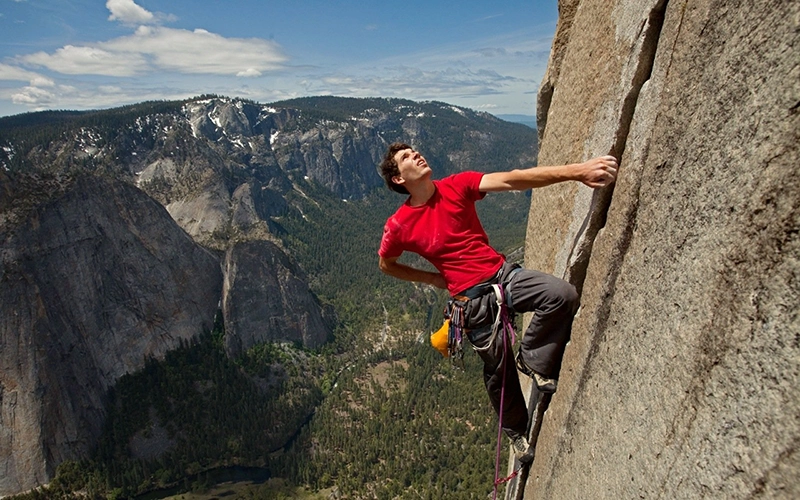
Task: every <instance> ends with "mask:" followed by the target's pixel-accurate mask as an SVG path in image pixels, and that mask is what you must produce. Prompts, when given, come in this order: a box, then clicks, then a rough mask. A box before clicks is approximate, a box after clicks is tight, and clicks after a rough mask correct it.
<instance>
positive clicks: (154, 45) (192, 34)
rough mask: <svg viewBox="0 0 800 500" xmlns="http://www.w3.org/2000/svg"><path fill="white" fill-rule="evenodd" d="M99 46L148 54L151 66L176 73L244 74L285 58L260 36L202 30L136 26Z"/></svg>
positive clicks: (276, 64)
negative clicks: (234, 35) (234, 36)
mask: <svg viewBox="0 0 800 500" xmlns="http://www.w3.org/2000/svg"><path fill="white" fill-rule="evenodd" d="M102 46H103V47H104V48H106V49H108V50H110V51H113V52H118V53H129V54H142V55H148V56H150V57H152V63H153V65H154V66H156V67H158V68H160V69H166V70H171V71H177V72H180V73H205V74H212V75H238V74H239V73H243V72H244V73H246V74H247V76H250V75H254V73H255V72H263V71H269V70H275V69H279V68H280V67H281V65H282V63H283V62H284V61H285V60H286V58H285V57H284V56H283V55H282V54H281V52H280V47H279V46H278V45H277V44H276V43H275V42H272V41H269V40H264V39H260V38H225V37H223V36H220V35H217V34H215V33H211V32H209V31H206V30H203V29H196V30H194V31H188V30H182V29H172V28H163V27H147V26H140V27H139V28H138V29H137V30H136V33H134V34H133V35H131V36H126V37H121V38H117V39H114V40H111V41H109V42H106V43H103V44H102Z"/></svg>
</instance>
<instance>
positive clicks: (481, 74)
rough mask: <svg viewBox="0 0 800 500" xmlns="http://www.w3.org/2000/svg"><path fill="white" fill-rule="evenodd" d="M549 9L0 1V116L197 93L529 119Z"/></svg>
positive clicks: (531, 3)
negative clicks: (354, 100)
mask: <svg viewBox="0 0 800 500" xmlns="http://www.w3.org/2000/svg"><path fill="white" fill-rule="evenodd" d="M557 16H558V12H557V0H527V1H521V0H520V1H518V0H496V1H494V2H489V1H487V0H461V1H460V2H445V1H441V0H439V1H437V0H428V1H416V0H407V1H405V2H387V1H386V0H383V1H380V0H379V1H372V0H362V1H350V0H346V1H342V0H329V1H321V0H313V1H312V0H278V1H273V0H261V1H256V0H195V1H188V0H172V1H166V0H108V1H106V0H0V116H7V115H12V114H17V113H24V112H27V111H38V110H43V109H80V110H83V109H98V108H109V107H114V106H119V105H124V104H131V103H136V102H141V101H145V100H153V99H166V100H172V99H183V98H186V97H191V96H196V95H200V94H207V93H213V94H220V95H226V96H231V97H244V98H247V99H252V100H254V101H257V102H262V103H267V102H273V101H277V100H281V99H288V98H293V97H302V96H313V95H337V96H346V97H401V98H407V99H413V100H437V101H444V102H448V103H451V104H456V105H459V106H465V107H468V108H472V109H475V110H480V111H488V112H490V113H493V114H527V115H533V114H535V106H536V104H535V103H536V91H537V90H538V86H539V82H540V81H541V79H542V76H543V75H544V71H545V68H546V66H547V58H548V55H549V52H550V44H551V42H552V36H553V33H554V31H555V24H556V19H557Z"/></svg>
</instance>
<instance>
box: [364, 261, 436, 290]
mask: <svg viewBox="0 0 800 500" xmlns="http://www.w3.org/2000/svg"><path fill="white" fill-rule="evenodd" d="M398 258H399V257H389V258H384V257H380V260H379V261H378V267H380V268H381V271H383V272H384V273H385V274H388V275H389V276H394V277H395V278H399V279H401V280H406V281H416V282H419V283H428V284H429V285H433V286H435V287H437V288H447V283H445V281H444V278H443V277H442V275H441V274H439V273H434V272H430V271H423V270H422V269H417V268H415V267H411V266H407V265H405V264H401V263H399V262H397V259H398Z"/></svg>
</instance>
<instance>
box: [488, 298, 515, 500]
mask: <svg viewBox="0 0 800 500" xmlns="http://www.w3.org/2000/svg"><path fill="white" fill-rule="evenodd" d="M494 289H495V294H496V295H497V304H498V306H499V310H498V312H497V314H498V318H499V320H500V325H497V324H496V323H495V328H498V327H499V328H501V329H502V334H503V361H502V363H503V384H502V386H501V387H500V410H499V411H498V412H497V415H498V420H499V423H498V425H497V453H496V454H495V461H494V492H493V494H492V498H493V500H497V487H498V486H499V485H501V484H503V483H505V482H508V481H510V480H512V479H514V478H515V477H517V474H518V473H519V471H520V469H521V468H522V465H520V466H519V467H518V468H517V469H516V470H514V472H512V473H511V475H509V476H507V477H503V478H501V477H499V476H500V450H501V444H502V442H503V403H504V400H505V395H506V373H507V372H508V361H509V359H510V357H509V356H507V354H508V345H507V344H506V337H509V338H510V339H511V345H512V346H513V345H514V343H515V342H516V341H517V339H516V333H515V332H514V327H513V325H512V324H511V320H510V319H509V318H508V311H507V308H506V301H505V293H504V291H503V287H502V285H500V286H497V285H495V287H494Z"/></svg>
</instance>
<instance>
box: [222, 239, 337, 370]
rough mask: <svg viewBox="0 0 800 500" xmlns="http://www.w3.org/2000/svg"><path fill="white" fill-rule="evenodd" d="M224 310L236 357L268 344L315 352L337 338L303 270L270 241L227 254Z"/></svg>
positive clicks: (244, 245)
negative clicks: (286, 344)
mask: <svg viewBox="0 0 800 500" xmlns="http://www.w3.org/2000/svg"><path fill="white" fill-rule="evenodd" d="M222 312H223V316H224V319H225V349H226V351H227V352H228V354H229V355H231V356H239V355H241V354H242V353H243V352H244V351H246V350H247V349H249V348H251V347H253V346H254V345H256V344H261V343H264V342H295V343H298V344H301V345H303V346H305V347H310V348H315V347H319V346H321V345H322V344H324V343H325V341H326V340H328V337H329V335H331V334H332V326H333V321H332V319H333V317H332V314H331V312H330V311H328V312H325V311H324V310H323V308H322V306H321V305H320V302H319V300H318V299H317V298H316V296H314V294H313V293H312V292H311V290H309V288H308V283H307V280H306V277H305V275H304V274H303V272H302V271H301V270H300V269H299V268H298V267H297V266H296V265H295V264H294V263H293V262H292V261H291V260H290V259H289V257H288V256H287V255H286V254H285V253H284V252H282V251H281V250H280V249H279V248H278V247H277V246H275V245H274V244H272V243H270V242H267V241H252V242H247V243H240V244H238V245H235V246H233V247H232V248H230V249H229V250H228V252H227V253H226V255H225V285H224V288H223V295H222Z"/></svg>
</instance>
